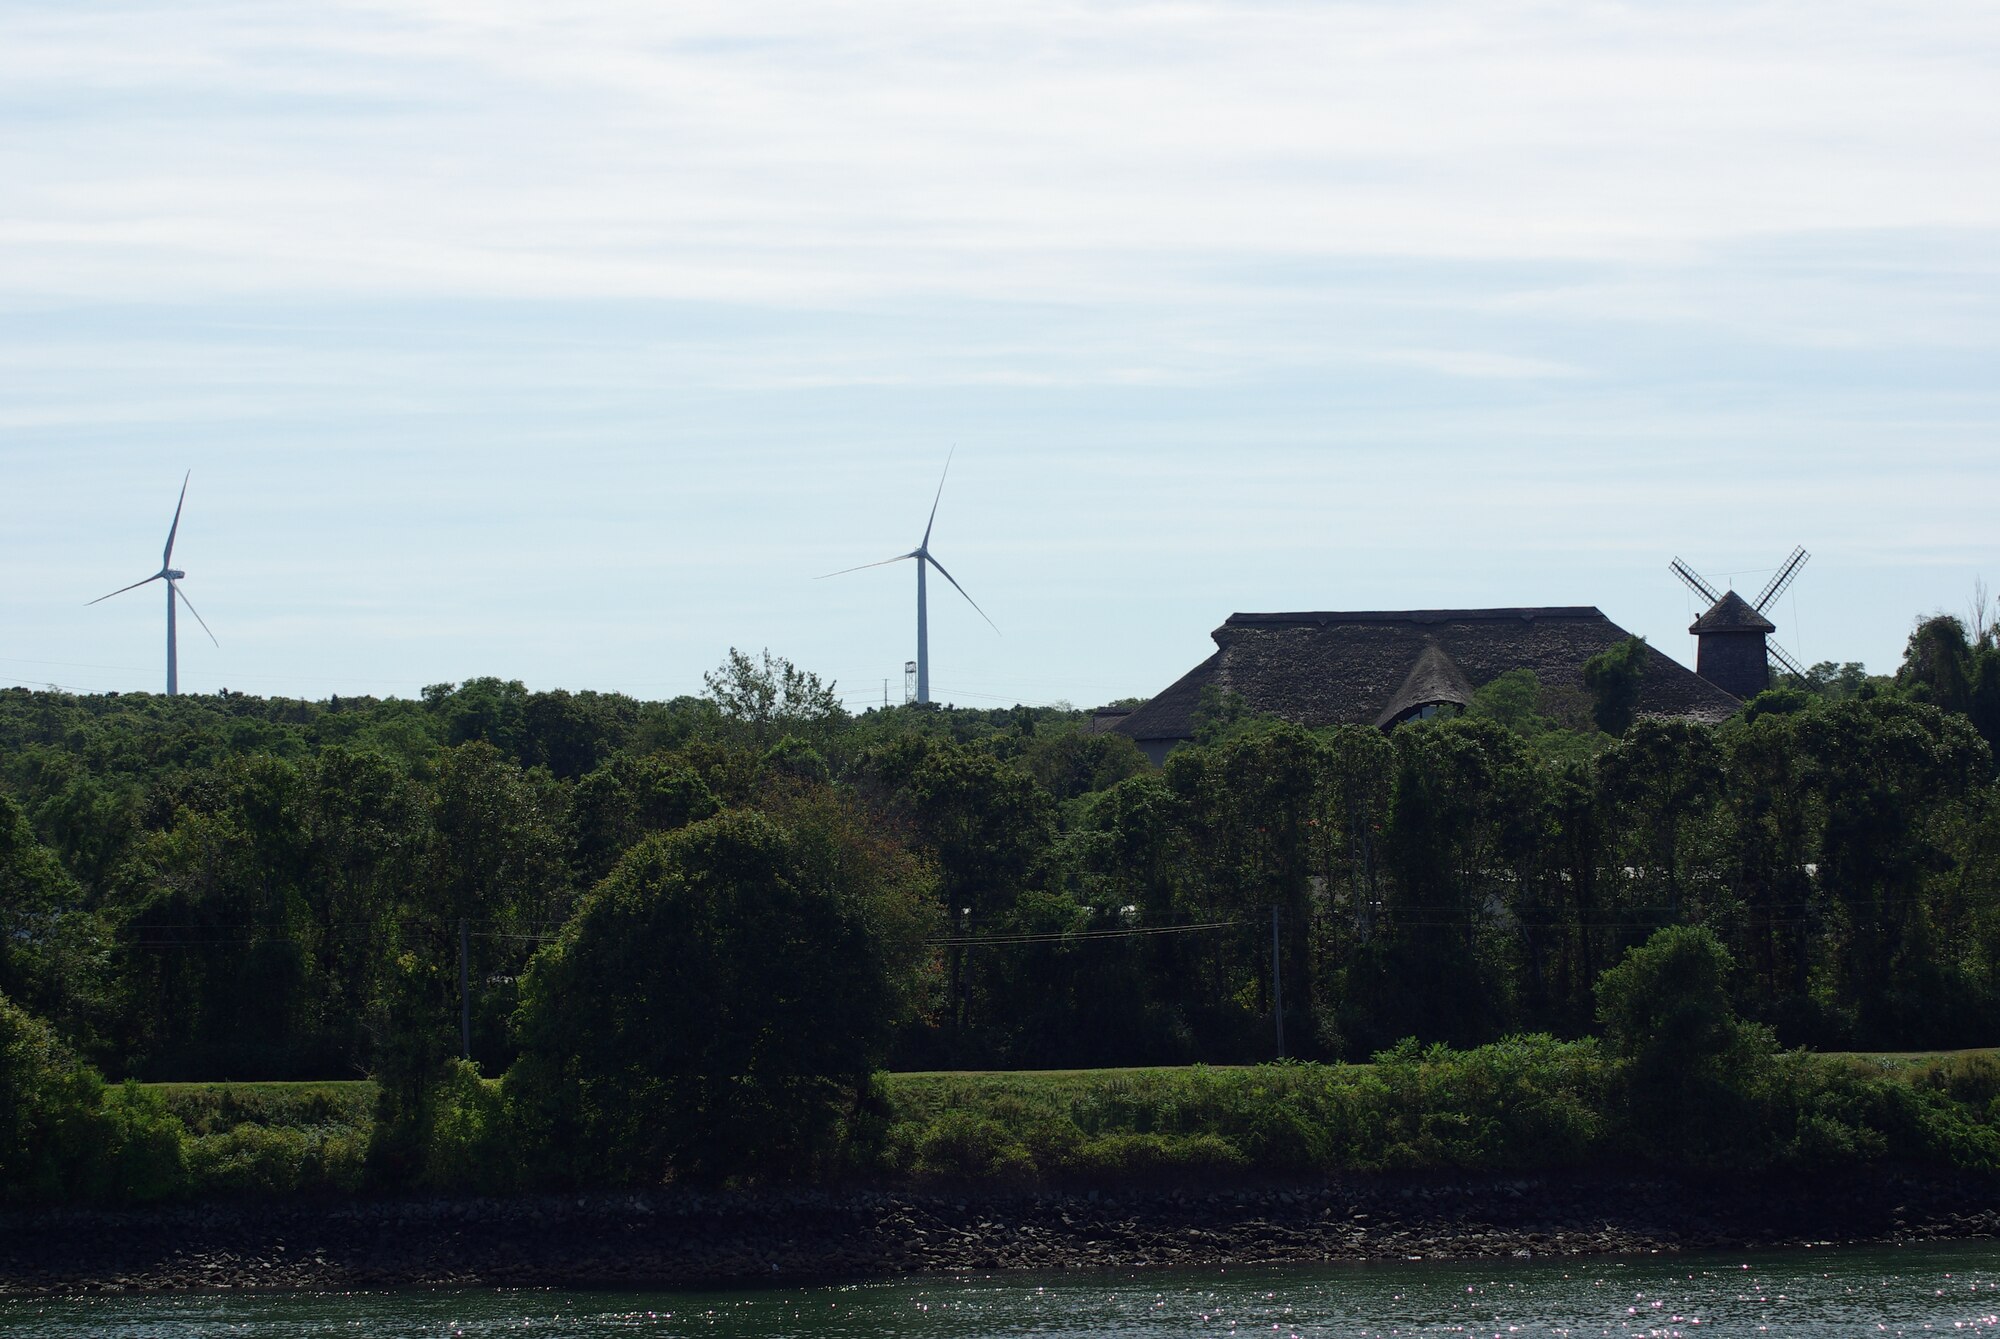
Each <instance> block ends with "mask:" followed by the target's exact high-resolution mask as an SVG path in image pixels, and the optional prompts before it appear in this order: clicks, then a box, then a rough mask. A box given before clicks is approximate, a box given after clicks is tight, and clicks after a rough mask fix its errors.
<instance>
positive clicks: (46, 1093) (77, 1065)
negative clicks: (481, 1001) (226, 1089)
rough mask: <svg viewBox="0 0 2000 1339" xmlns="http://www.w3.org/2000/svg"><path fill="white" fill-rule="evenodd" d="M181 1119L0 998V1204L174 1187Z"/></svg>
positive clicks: (157, 1194) (165, 1191)
mask: <svg viewBox="0 0 2000 1339" xmlns="http://www.w3.org/2000/svg"><path fill="white" fill-rule="evenodd" d="M180 1135H181V1126H180V1122H179V1121H177V1120H175V1119H174V1118H173V1116H172V1115H170V1114H169V1113H168V1112H167V1111H166V1109H165V1108H164V1106H162V1105H161V1104H160V1103H159V1101H158V1100H157V1098H154V1097H152V1096H150V1095H148V1094H146V1093H145V1092H144V1091H143V1090H142V1089H140V1088H139V1087H138V1085H136V1084H127V1085H126V1086H125V1087H123V1088H121V1089H117V1090H114V1092H113V1093H112V1094H111V1095H110V1096H109V1097H107V1095H106V1092H105V1087H104V1080H103V1078H102V1077H101V1076H100V1075H99V1074H98V1073H97V1071H96V1070H95V1069H92V1068H91V1067H90V1066H89V1065H86V1064H84V1063H83V1062H82V1061H81V1060H79V1059H78V1058H77V1057H76V1056H75V1055H74V1054H73V1053H71V1052H70V1050H69V1049H68V1048H67V1047H65V1046H63V1045H62V1043H61V1042H59V1041H58V1040H57V1039H56V1036H55V1033H54V1031H53V1030H52V1029H51V1028H50V1027H49V1026H48V1024H47V1023H44V1022H43V1021H42V1020H41V1019H39V1018H35V1017H34V1016H32V1015H30V1014H28V1013H27V1012H26V1011H24V1010H22V1009H20V1008H18V1007H17V1006H16V1005H15V1004H14V1003H13V1002H12V1001H11V1000H9V999H8V998H7V997H6V996H5V995H0V1202H5V1203H15V1204H23V1203H25V1204H41V1203H54V1202H62V1201H72V1200H107V1199H109V1200H119V1199H124V1200H148V1199H159V1198H162V1197H165V1196H168V1195H172V1194H174V1193H176V1192H177V1191H178V1190H179V1188H180V1184H181V1168H180V1165H179V1157H180Z"/></svg>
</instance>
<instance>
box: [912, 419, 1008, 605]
mask: <svg viewBox="0 0 2000 1339" xmlns="http://www.w3.org/2000/svg"><path fill="white" fill-rule="evenodd" d="M957 452H958V448H957V447H956V446H954V447H952V448H951V450H949V451H947V452H945V453H944V474H940V475H939V476H938V491H937V496H936V497H934V498H932V499H931V518H930V519H929V520H928V521H925V522H924V542H923V543H921V544H919V545H917V548H918V549H919V550H928V549H929V548H930V546H931V527H932V526H934V525H936V524H937V509H938V503H939V502H940V501H941V500H943V498H944V481H945V477H946V475H949V474H950V473H951V458H952V456H953V455H955V454H957ZM938 571H940V572H942V571H944V569H943V568H942V567H940V568H938ZM945 580H947V581H951V578H950V577H946V578H945ZM951 584H952V585H954V586H956V585H957V584H958V583H957V582H956V581H952V582H951ZM959 594H960V595H965V592H964V591H960V592H959ZM965 598H966V599H968V600H969V599H971V598H972V597H971V596H970V595H965ZM978 607H979V606H977V605H974V606H973V608H975V609H976V608H978ZM995 631H996V632H997V631H998V629H997V628H996V629H995Z"/></svg>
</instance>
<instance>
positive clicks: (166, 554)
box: [160, 470, 200, 618]
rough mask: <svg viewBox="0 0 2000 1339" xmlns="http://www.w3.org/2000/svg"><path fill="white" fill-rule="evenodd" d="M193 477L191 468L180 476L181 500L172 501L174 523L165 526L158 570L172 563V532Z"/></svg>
mask: <svg viewBox="0 0 2000 1339" xmlns="http://www.w3.org/2000/svg"><path fill="white" fill-rule="evenodd" d="M193 477H194V471H193V470H189V471H188V472H187V473H186V474H183V475H182V476H181V500H180V501H179V502H176V503H174V523H173V524H172V525H170V526H168V527H167V547H166V548H164V549H162V550H161V551H160V570H161V571H162V572H164V571H166V570H167V569H168V568H169V567H172V566H173V565H174V532H175V531H176V530H179V529H180V528H181V508H182V507H183V506H184V505H186V503H187V500H188V480H189V479H192V478H193ZM190 607H192V606H190ZM196 617H197V618H199V617H200V616H199V615H196Z"/></svg>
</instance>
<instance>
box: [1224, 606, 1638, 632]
mask: <svg viewBox="0 0 2000 1339" xmlns="http://www.w3.org/2000/svg"><path fill="white" fill-rule="evenodd" d="M1603 617H1604V611H1603V610H1601V609H1599V608H1598V607H1597V606H1596V605H1594V604H1555V605H1519V606H1515V607H1511V608H1505V609H1344V610H1343V609H1324V610H1311V611H1299V612H1295V613H1236V614H1231V615H1230V616H1229V617H1228V619H1227V620H1226V621H1225V622H1224V623H1223V625H1222V626H1224V627H1225V628H1227V627H1252V626H1269V625H1272V624H1290V623H1310V624H1318V625H1320V626H1325V625H1326V624H1329V623H1472V622H1484V621H1489V620H1492V621H1499V620H1508V619H1535V618H1603Z"/></svg>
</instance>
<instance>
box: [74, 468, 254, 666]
mask: <svg viewBox="0 0 2000 1339" xmlns="http://www.w3.org/2000/svg"><path fill="white" fill-rule="evenodd" d="M193 476H194V471H193V470H189V471H188V472H187V474H185V475H182V476H181V497H180V501H179V502H176V503H175V504H174V523H173V524H172V525H171V526H169V527H167V547H166V548H164V549H162V550H161V551H160V570H159V571H157V572H155V573H153V575H151V576H149V577H147V578H146V579H145V580H144V581H135V582H133V583H132V584H131V585H129V586H120V587H119V588H118V589H117V590H114V591H112V592H111V595H123V594H124V593H125V592H126V591H128V590H137V589H138V588H139V587H141V586H145V585H149V584H151V583H152V582H155V581H164V582H166V583H167V696H168V697H173V696H174V695H175V694H177V693H179V692H180V686H181V684H180V657H179V652H178V650H177V648H176V646H175V643H174V601H175V600H179V601H180V602H181V603H182V604H185V605H186V606H187V608H188V612H189V613H190V614H194V621H195V622H197V623H199V624H201V630H202V631H203V632H208V639H209V640H210V641H211V642H215V634H214V633H213V632H209V631H208V622H207V620H206V619H204V618H202V616H201V615H200V613H198V612H197V611H196V610H195V607H194V601H193V600H190V599H188V597H187V593H186V592H185V591H183V590H182V589H181V588H180V585H179V584H178V583H179V582H180V580H181V578H182V577H185V576H186V575H187V573H186V572H182V571H179V570H177V569H176V568H175V567H174V536H175V534H177V533H178V532H179V531H180V528H181V507H182V506H184V505H185V504H186V502H187V492H188V480H189V479H190V478H192V477H193ZM111 595H100V596H98V597H97V598H96V599H95V600H92V601H90V603H91V604H102V603H103V602H104V601H106V600H108V599H110V598H111ZM215 644H216V645H217V646H220V645H222V643H221V642H215Z"/></svg>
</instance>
